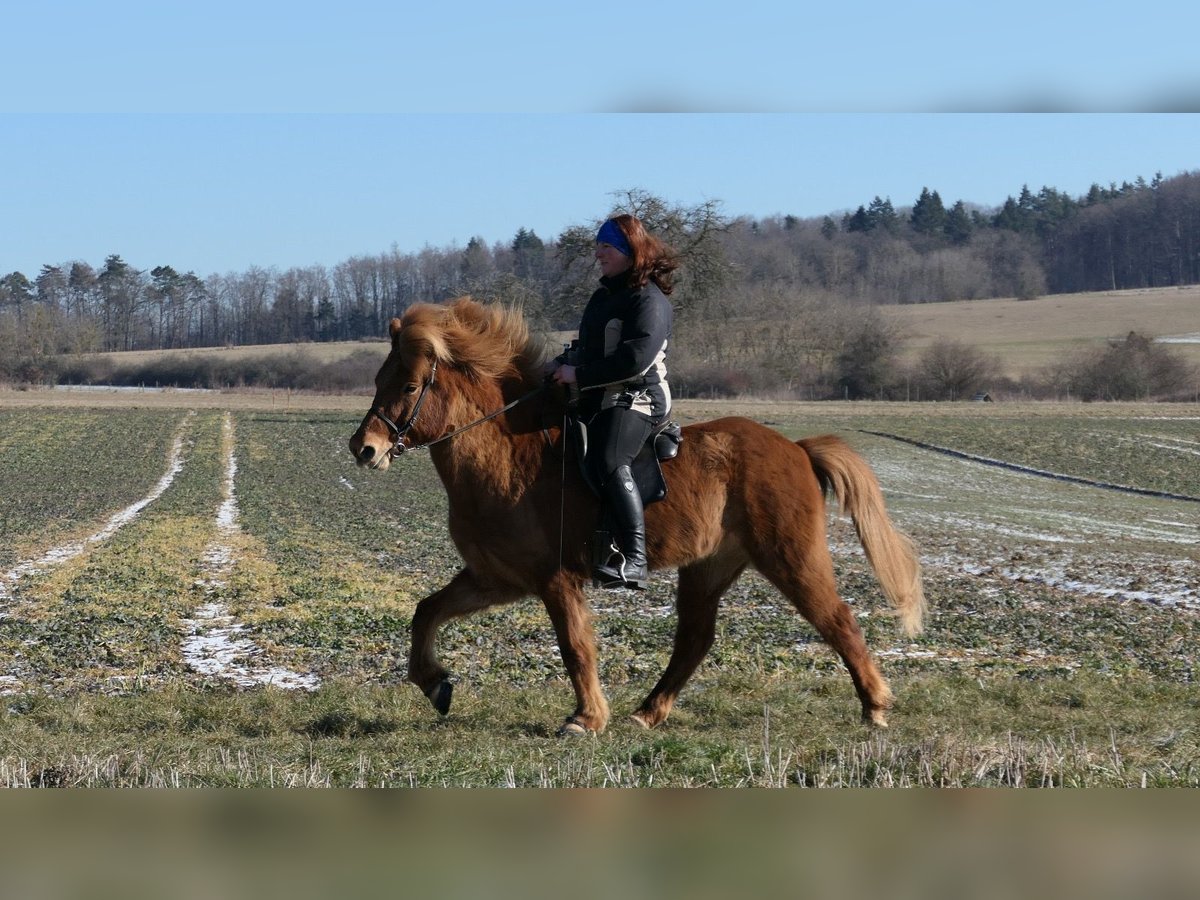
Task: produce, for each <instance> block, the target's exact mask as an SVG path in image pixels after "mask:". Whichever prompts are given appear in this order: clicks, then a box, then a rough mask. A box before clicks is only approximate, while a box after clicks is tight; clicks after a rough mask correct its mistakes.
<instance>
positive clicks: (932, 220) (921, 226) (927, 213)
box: [908, 188, 946, 235]
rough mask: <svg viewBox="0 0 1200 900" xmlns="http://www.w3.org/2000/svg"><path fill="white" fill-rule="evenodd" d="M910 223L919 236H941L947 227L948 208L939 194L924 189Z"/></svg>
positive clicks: (910, 217) (915, 205)
mask: <svg viewBox="0 0 1200 900" xmlns="http://www.w3.org/2000/svg"><path fill="white" fill-rule="evenodd" d="M908 221H909V223H910V224H911V225H912V228H913V231H915V232H917V234H927V235H932V234H941V233H942V231H943V230H944V229H945V227H946V207H945V206H943V205H942V198H941V197H940V196H939V195H938V192H937V191H930V190H929V188H922V189H921V196H920V197H918V198H917V202H916V203H914V204H913V209H912V215H910V216H909V219H908Z"/></svg>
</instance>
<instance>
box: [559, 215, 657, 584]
mask: <svg viewBox="0 0 1200 900" xmlns="http://www.w3.org/2000/svg"><path fill="white" fill-rule="evenodd" d="M595 255H596V261H597V262H598V263H599V264H600V276H601V277H600V285H601V286H600V288H599V289H597V291H596V292H595V293H594V294H592V297H591V299H590V300H589V301H588V304H587V307H586V308H585V309H584V311H583V318H582V319H581V320H580V323H579V340H578V342H577V348H578V353H577V355H576V354H573V355H572V356H571V360H570V363H568V361H567V360H566V359H565V358H563V357H560V358H559V360H557V362H559V366H558V368H557V369H555V370H554V373H553V377H554V380H555V381H557V382H558V383H559V384H562V385H571V384H575V385H578V387H579V414H580V416H581V417H582V418H583V419H584V420H585V421H587V422H588V451H587V460H586V464H587V466H588V468H589V471H590V473H591V475H592V478H593V481H594V482H595V483H596V484H597V485H598V486H600V489H601V496H602V498H603V499H604V502H605V504H606V508H607V511H608V516H609V519H610V521H611V522H612V524H613V527H614V532H615V536H616V543H615V544H614V547H613V552H612V554H611V556H610V557H609V559H608V561H607V562H604V563H601V564H600V565H598V566H597V567H596V569H595V572H594V573H593V574H594V578H595V580H596V583H597V584H599V585H600V586H602V587H605V588H622V587H629V588H639V589H640V588H643V587H645V585H646V579H647V576H648V568H647V564H646V526H645V518H644V512H643V509H642V498H641V495H640V494H639V493H638V489H637V486H636V485H635V484H634V480H633V475H632V473H631V471H630V465H631V463H632V462H633V458H634V457H635V456H636V455H637V453H638V451H639V450H640V449H641V447H642V445H643V444H645V442H646V440H647V438H649V436H650V433H651V431H652V430H653V429H654V427H655V426H656V425H658V424H660V423H661V422H662V421H663V420H664V419H665V418H666V417H667V414H668V413H669V412H670V410H671V391H670V388H669V387H668V385H667V367H666V356H667V344H668V342H669V341H670V339H671V319H672V313H671V303H670V301H668V300H667V297H668V296H669V295H670V294H671V291H672V289H673V285H672V273H673V272H674V271H675V269H676V268H677V267H678V265H679V262H678V259H677V258H676V256H675V253H674V251H673V250H671V248H670V247H668V246H667V245H666V244H664V243H663V242H662V241H660V240H658V239H657V238H655V237H653V236H652V235H650V234H648V233H647V232H646V229H645V227H644V226H643V225H642V223H641V221H640V220H638V219H637V218H635V217H634V216H631V215H620V216H614V217H613V218H611V219H609V220H608V221H606V222H605V223H604V224H603V225H602V226H601V227H600V231H599V232H598V233H597V234H596V254H595ZM572 363H574V364H572Z"/></svg>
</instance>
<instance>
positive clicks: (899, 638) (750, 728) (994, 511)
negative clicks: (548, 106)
mask: <svg viewBox="0 0 1200 900" xmlns="http://www.w3.org/2000/svg"><path fill="white" fill-rule="evenodd" d="M366 400H367V398H344V397H343V398H315V397H311V396H300V395H297V396H295V397H283V396H280V395H270V394H259V395H247V394H241V395H223V394H204V395H191V394H141V395H130V394H127V393H122V394H116V393H114V394H102V395H98V396H89V397H86V398H80V397H79V396H66V397H64V395H62V394H53V395H51V394H48V393H47V394H41V393H38V392H30V393H19V394H18V393H14V394H4V395H0V691H3V697H0V781H2V782H3V783H6V784H14V785H16V784H43V785H66V784H80V785H114V786H124V785H148V784H163V785H174V784H178V785H239V786H240V785H268V784H275V785H327V784H330V785H377V784H386V785H410V784H411V785H471V786H476V785H491V786H503V785H555V786H582V785H622V786H624V785H642V786H646V785H652V786H668V785H675V786H680V785H721V786H736V785H763V786H777V785H778V786H783V785H804V786H825V785H943V784H944V785H1013V786H1035V785H1049V784H1053V785H1084V786H1095V785H1115V786H1139V785H1142V784H1146V785H1191V786H1195V785H1197V784H1200V734H1198V733H1197V725H1196V723H1197V721H1200V717H1198V715H1197V714H1198V712H1200V692H1198V691H1197V688H1196V684H1195V679H1196V663H1197V655H1198V653H1200V650H1198V648H1200V501H1197V500H1195V499H1184V498H1187V497H1191V498H1196V497H1200V474H1198V473H1200V407H1196V406H1177V405H1176V406H1156V405H1104V406H1081V405H1076V406H1068V405H1062V406H1060V405H1048V404H1036V405H1033V404H1031V405H1026V406H1007V405H1001V404H986V405H985V404H942V405H916V404H914V405H886V404H794V403H792V404H789V403H769V404H768V403H761V404H758V403H745V404H732V403H721V402H714V403H705V402H682V403H680V404H679V406H678V407H677V413H678V414H679V415H678V417H679V418H680V419H681V420H682V421H683V422H684V423H685V424H686V423H687V422H689V421H698V420H701V419H708V418H714V417H716V416H718V415H725V414H730V413H740V414H743V415H748V416H750V417H752V418H755V419H758V420H760V421H763V422H766V423H767V424H769V425H771V426H772V427H774V428H776V429H778V430H780V431H782V432H784V433H785V434H787V435H789V436H792V437H800V436H803V435H807V434H815V433H820V432H826V431H836V432H838V433H841V434H843V435H844V436H845V437H847V439H849V440H850V441H851V443H852V444H854V445H855V446H856V447H857V448H858V449H859V450H860V451H861V452H862V453H863V454H864V455H865V456H866V457H867V459H868V460H869V461H870V462H871V464H872V465H873V466H874V467H875V469H876V471H877V473H878V474H879V477H880V480H881V482H882V484H883V486H884V490H885V494H886V496H887V498H888V503H889V507H890V509H891V512H892V515H893V517H894V519H895V520H896V522H897V524H898V525H899V526H900V527H901V528H902V529H904V530H905V531H907V532H908V533H909V534H911V535H912V536H913V537H914V539H915V540H916V542H917V544H918V546H919V548H920V550H921V555H922V561H923V564H924V567H925V586H926V591H927V594H928V596H929V599H930V603H931V614H930V617H929V621H928V627H927V629H926V632H925V633H924V634H923V635H922V636H921V637H920V638H918V639H916V640H910V639H907V638H905V637H903V635H902V634H901V632H900V631H899V630H898V628H897V627H896V626H895V623H894V622H893V621H892V620H891V618H890V617H889V616H888V615H887V612H886V609H885V608H884V605H883V601H882V599H881V597H880V594H879V591H878V588H877V587H876V585H875V583H874V580H873V578H872V576H871V575H870V572H869V569H868V568H867V566H866V563H865V560H864V559H863V557H862V554H861V551H860V550H859V549H858V547H857V543H856V541H855V540H854V536H853V530H852V528H851V527H850V526H849V524H848V523H847V522H845V521H843V520H841V519H839V518H837V517H836V516H835V515H834V512H833V510H832V509H831V511H830V513H831V516H830V521H831V529H830V543H831V546H832V548H833V551H834V557H835V561H836V564H837V569H838V578H839V585H840V587H841V589H842V592H843V595H844V596H845V597H846V598H847V599H848V600H849V602H850V603H851V605H852V607H853V608H854V610H855V611H856V613H857V615H858V617H859V620H860V622H861V623H862V625H863V627H864V629H865V631H866V632H867V638H868V643H869V645H870V646H871V648H872V650H873V651H874V652H875V653H876V654H877V655H878V657H879V660H880V663H881V666H882V668H883V671H884V674H885V676H886V677H888V678H889V680H890V681H891V683H892V687H893V689H894V691H895V692H896V695H897V699H898V703H897V707H896V709H895V711H894V712H893V714H892V716H891V722H892V728H891V729H889V730H888V731H884V732H875V731H870V730H868V729H866V728H865V727H864V726H862V725H861V724H859V722H858V704H857V701H856V699H855V697H854V692H853V688H852V686H851V684H850V680H849V678H848V676H847V675H846V673H845V671H844V669H843V668H842V666H841V664H840V662H839V661H838V660H837V659H836V658H835V657H834V656H833V655H832V654H831V652H830V651H829V650H828V649H827V648H826V647H825V646H824V645H823V644H822V643H821V642H819V640H817V638H816V636H815V634H814V632H813V631H812V629H811V628H810V627H809V626H808V625H807V623H805V622H803V621H802V620H801V619H799V618H798V617H797V616H796V615H795V614H794V613H791V612H789V611H788V610H787V609H785V608H784V604H783V603H782V602H781V600H780V598H779V596H778V595H777V594H776V593H775V591H774V590H773V589H772V588H770V587H769V585H767V584H766V582H765V581H763V580H762V579H761V578H759V577H758V576H756V575H752V574H748V575H746V576H744V577H743V578H742V580H741V581H740V582H739V583H738V584H737V585H735V587H734V588H733V589H732V590H731V591H730V592H729V594H728V595H727V596H726V598H725V600H724V602H723V605H722V612H721V616H720V624H719V631H718V638H717V643H716V646H715V647H714V649H713V652H712V653H711V654H710V656H709V657H708V659H707V660H706V662H705V663H704V664H703V665H702V667H701V669H700V670H699V672H698V673H697V675H696V677H695V678H694V679H693V681H692V683H691V684H690V685H689V687H688V688H687V689H686V690H685V692H684V694H683V696H682V698H681V700H680V703H679V705H678V706H677V707H676V710H675V712H674V713H673V714H672V717H671V719H670V720H668V722H667V723H666V724H665V725H664V726H662V727H661V728H659V729H657V730H656V731H653V732H645V731H642V730H640V729H639V728H637V726H636V725H634V724H633V723H631V722H629V721H628V720H627V719H626V718H625V717H624V714H625V713H628V712H630V711H632V710H633V709H634V708H635V707H636V706H637V703H638V702H639V701H640V699H641V697H642V696H643V695H644V694H645V693H646V691H648V690H649V688H650V687H651V686H652V684H653V683H654V681H655V680H656V678H657V677H658V675H659V673H660V672H661V669H662V667H663V666H664V665H665V662H666V659H667V655H668V653H669V650H670V640H671V635H672V632H673V628H674V611H673V603H672V597H673V588H674V575H673V573H659V574H658V575H657V576H656V578H655V580H654V582H653V583H652V585H651V589H650V590H648V591H647V592H645V593H644V594H641V595H624V594H601V593H600V592H594V593H593V594H592V596H591V599H592V601H593V609H594V611H595V614H596V627H597V631H598V635H599V640H600V653H601V663H602V668H601V677H602V680H603V682H604V684H605V687H606V689H607V691H608V693H609V697H610V701H611V702H612V704H613V708H614V719H613V722H612V724H611V725H610V727H609V729H608V731H606V732H605V733H604V734H603V735H599V736H594V737H588V738H585V739H582V740H574V741H572V740H566V741H564V740H561V739H558V738H555V737H554V729H555V727H556V726H557V724H558V723H559V721H560V720H561V718H562V716H564V715H565V714H566V713H568V712H570V708H571V705H572V703H573V697H572V694H571V690H570V686H569V684H568V682H567V681H566V678H565V675H564V673H563V670H562V666H561V663H560V660H559V657H558V650H557V647H556V645H555V642H554V637H553V632H552V630H551V628H550V624H549V621H548V619H547V617H546V615H545V613H544V611H543V610H542V609H541V606H540V604H539V603H538V602H537V601H536V600H532V599H531V600H529V601H526V602H525V603H522V604H518V605H515V606H513V607H507V608H504V609H501V610H497V611H489V612H487V613H484V614H482V615H479V616H476V617H474V618H471V619H468V620H465V621H462V622H458V623H454V624H452V625H450V626H448V627H447V628H446V629H444V631H443V633H442V634H443V636H442V639H441V647H440V652H441V655H442V657H443V659H444V661H445V662H446V663H447V665H448V666H449V667H450V668H451V669H452V670H453V671H454V672H455V674H456V676H457V679H458V684H457V686H456V691H455V706H454V708H453V710H452V711H451V714H450V715H449V717H447V718H445V719H440V718H439V717H438V716H437V714H436V713H435V712H434V711H433V710H432V708H431V707H430V706H429V705H428V703H427V701H426V700H425V698H424V697H423V696H422V695H421V694H420V693H419V692H418V691H417V690H416V689H415V688H413V687H412V686H410V685H407V684H406V683H405V682H404V680H403V677H404V669H405V659H406V656H407V650H408V637H409V627H410V623H411V617H412V612H413V609H414V606H415V604H416V602H417V601H418V600H419V599H420V598H421V597H423V596H425V595H426V594H428V593H430V592H431V591H432V590H435V589H436V588H437V587H440V586H441V585H442V584H444V583H445V581H446V580H447V579H448V578H449V577H450V576H451V575H452V574H453V573H454V572H455V571H456V570H457V568H458V565H459V563H458V558H457V554H456V553H455V551H454V548H453V546H452V544H451V543H450V541H449V537H448V535H447V531H446V526H445V496H444V493H443V491H442V488H441V485H440V483H439V482H438V481H437V479H436V477H435V475H434V472H433V468H432V465H431V464H430V462H429V460H428V458H427V457H424V456H417V457H414V458H410V459H404V460H402V461H400V462H399V463H398V464H397V465H395V466H393V467H392V469H391V470H390V471H389V472H387V473H373V472H367V471H363V470H359V469H357V468H355V466H354V465H353V460H352V459H351V458H350V455H349V453H348V451H347V450H346V441H347V439H348V437H349V435H350V433H351V432H352V431H353V429H354V428H355V427H356V425H357V421H358V418H359V417H360V415H361V413H362V412H363V410H364V408H365V403H366ZM918 444H919V445H920V446H919V445H918ZM935 448H941V449H940V450H939V449H935ZM942 450H948V451H956V452H957V453H958V454H959V455H957V456H956V455H950V454H948V453H946V452H941V451H942ZM969 457H979V458H981V459H974V458H969ZM987 460H990V461H992V462H988V461H987ZM995 462H1004V463H1007V464H1010V467H1009V468H1003V467H1000V466H998V465H995V464H994V463H995ZM1019 467H1025V468H1029V469H1036V470H1041V471H1042V473H1043V474H1036V473H1030V472H1026V471H1022V470H1020V468H1019ZM1045 473H1057V474H1059V475H1064V476H1070V477H1071V478H1074V479H1077V480H1074V481H1071V480H1061V479H1055V478H1050V477H1047V475H1046V474H1045ZM1087 481H1092V482H1104V483H1109V484H1119V485H1124V486H1127V487H1131V488H1135V489H1139V490H1141V491H1143V493H1131V492H1126V491H1119V490H1114V489H1112V488H1111V487H1102V486H1097V485H1092V484H1088V483H1085V482H1087ZM1155 493H1157V494H1161V495H1173V496H1154V495H1153V494H1155Z"/></svg>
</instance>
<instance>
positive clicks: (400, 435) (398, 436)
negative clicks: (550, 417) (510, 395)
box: [368, 359, 546, 459]
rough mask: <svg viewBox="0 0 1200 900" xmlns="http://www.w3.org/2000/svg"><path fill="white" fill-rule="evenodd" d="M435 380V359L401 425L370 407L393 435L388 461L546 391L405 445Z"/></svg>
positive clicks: (534, 393)
mask: <svg viewBox="0 0 1200 900" xmlns="http://www.w3.org/2000/svg"><path fill="white" fill-rule="evenodd" d="M436 379H437V360H436V359H435V360H434V361H433V367H432V368H431V369H430V370H429V379H428V380H427V381H426V382H425V383H424V384H422V385H421V393H420V394H419V395H418V396H417V402H416V403H415V404H413V411H412V413H410V414H409V417H408V419H407V420H406V421H405V422H404V424H403V425H397V424H396V423H395V422H393V421H392V420H391V419H389V418H388V417H387V416H385V415H384V414H383V410H381V409H380V408H379V407H378V406H372V407H371V413H374V414H375V417H376V418H377V419H379V421H381V422H383V424H384V425H386V426H387V427H388V431H389V432H391V433H392V434H393V435H395V437H393V438H392V446H391V447H390V448H388V457H389V458H390V459H395V458H396V457H397V456H400V455H401V454H403V453H411V452H413V451H415V450H427V449H429V448H430V447H432V446H433V445H434V444H440V443H441V442H442V441H448V440H450V438H452V437H457V436H458V435H460V434H462V433H463V432H464V431H469V430H470V429H472V428H474V427H475V426H476V425H482V424H483V423H484V422H488V421H491V420H492V419H494V418H496V416H500V415H503V414H504V413H506V412H508V411H509V410H510V409H512V408H513V407H514V406H517V405H518V404H521V403H524V402H525V401H526V400H529V399H531V398H532V397H536V396H537V395H538V394H540V393H541V392H542V391H544V390H545V389H546V386H545V385H542V386H541V387H536V388H534V389H533V390H532V391H529V392H528V393H526V394H522V395H521V396H520V397H518V398H517V399H516V400H513V401H512V402H511V403H508V404H505V405H504V406H502V407H501V408H500V409H498V410H496V411H495V412H491V413H488V414H487V415H486V416H484V417H483V418H482V419H476V420H475V421H474V422H470V423H468V424H466V425H464V426H463V427H462V428H457V429H455V430H454V431H452V432H450V433H449V434H444V435H442V436H441V437H440V438H434V439H433V440H432V441H426V442H425V443H424V444H405V443H404V438H405V436H406V435H407V434H408V432H409V431H410V430H411V429H412V427H413V425H414V424H415V423H416V421H417V414H418V413H420V412H421V405H422V404H423V403H424V402H425V395H426V393H428V391H429V389H430V388H431V387H433V384H434V381H435V380H436ZM369 414H370V413H368V415H369Z"/></svg>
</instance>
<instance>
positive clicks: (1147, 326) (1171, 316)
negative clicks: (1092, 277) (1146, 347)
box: [879, 286, 1200, 378]
mask: <svg viewBox="0 0 1200 900" xmlns="http://www.w3.org/2000/svg"><path fill="white" fill-rule="evenodd" d="M879 309H880V312H881V313H882V314H883V315H884V316H885V317H886V318H887V319H888V321H890V322H892V323H894V324H896V325H897V326H899V328H900V331H901V334H902V335H904V336H905V338H906V340H905V344H904V351H905V354H906V355H907V357H909V358H915V357H916V356H917V354H919V353H920V352H921V351H922V350H923V349H925V348H926V347H928V346H929V345H930V344H931V343H932V342H933V341H934V340H935V339H936V338H949V339H951V340H955V341H960V342H962V343H966V344H974V345H976V346H978V347H979V348H980V349H982V350H984V351H986V352H987V353H990V354H994V355H995V356H997V357H999V358H1000V360H1001V368H1002V371H1003V374H1005V375H1008V376H1010V377H1012V378H1020V377H1021V376H1023V375H1031V374H1034V373H1036V372H1037V371H1038V370H1040V369H1043V368H1045V367H1046V366H1048V365H1050V364H1052V363H1055V362H1059V361H1061V360H1062V359H1064V357H1066V356H1068V355H1069V354H1071V353H1073V352H1076V351H1079V350H1083V349H1087V348H1089V347H1098V346H1103V344H1104V342H1105V341H1106V340H1108V339H1110V338H1123V337H1125V335H1127V334H1128V333H1129V332H1130V331H1137V332H1140V333H1142V334H1148V335H1151V336H1153V337H1158V338H1166V339H1168V340H1170V341H1171V344H1170V346H1171V349H1172V350H1173V351H1174V352H1176V353H1178V354H1179V355H1181V356H1183V357H1184V358H1185V359H1188V360H1190V361H1192V362H1194V363H1200V287H1196V286H1191V287H1185V288H1147V289H1144V290H1130V291H1108V292H1098V293H1090V294H1054V295H1050V296H1045V297H1038V298H1037V299H1035V300H960V301H955V302H951V303H918V304H911V305H905V306H881V307H880V308H879Z"/></svg>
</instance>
